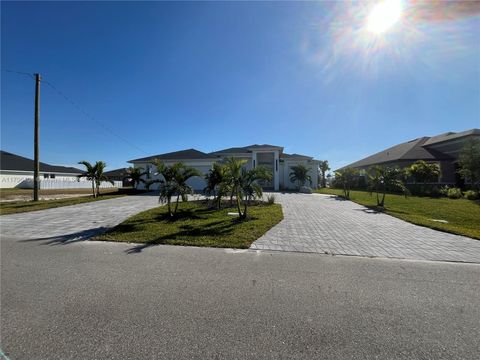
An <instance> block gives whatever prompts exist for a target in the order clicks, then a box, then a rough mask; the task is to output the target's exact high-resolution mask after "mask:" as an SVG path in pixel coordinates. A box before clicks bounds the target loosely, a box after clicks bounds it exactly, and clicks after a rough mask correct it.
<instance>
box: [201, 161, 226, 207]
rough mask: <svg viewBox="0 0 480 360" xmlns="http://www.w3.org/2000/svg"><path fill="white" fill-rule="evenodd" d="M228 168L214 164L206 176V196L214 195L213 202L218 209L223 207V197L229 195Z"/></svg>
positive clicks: (204, 190)
mask: <svg viewBox="0 0 480 360" xmlns="http://www.w3.org/2000/svg"><path fill="white" fill-rule="evenodd" d="M226 170H227V169H226V167H225V166H224V165H222V164H220V163H214V164H213V167H212V168H211V169H210V171H209V172H208V173H207V174H205V181H206V182H207V186H205V188H204V189H203V192H204V193H205V194H206V195H212V194H213V200H214V202H215V203H216V204H217V208H218V209H220V208H221V206H222V197H223V196H225V195H227V193H228V190H229V189H228V184H227V171H226Z"/></svg>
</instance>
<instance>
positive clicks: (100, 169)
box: [94, 161, 114, 197]
mask: <svg viewBox="0 0 480 360" xmlns="http://www.w3.org/2000/svg"><path fill="white" fill-rule="evenodd" d="M94 167H95V168H96V170H97V171H96V174H95V185H96V187H97V197H98V196H100V184H101V183H102V181H108V182H109V183H111V184H112V185H113V184H114V182H113V181H112V180H110V179H109V178H108V176H107V175H105V174H104V172H105V168H106V167H107V164H106V163H105V162H104V161H97V162H96V163H95V166H94Z"/></svg>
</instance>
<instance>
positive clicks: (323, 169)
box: [320, 160, 330, 187]
mask: <svg viewBox="0 0 480 360" xmlns="http://www.w3.org/2000/svg"><path fill="white" fill-rule="evenodd" d="M328 170H330V166H329V165H328V160H321V161H320V174H321V177H322V185H321V186H322V187H326V186H327V179H326V177H325V174H326V173H327V171H328Z"/></svg>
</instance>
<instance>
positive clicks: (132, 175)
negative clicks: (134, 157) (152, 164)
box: [125, 167, 148, 189]
mask: <svg viewBox="0 0 480 360" xmlns="http://www.w3.org/2000/svg"><path fill="white" fill-rule="evenodd" d="M147 174H148V172H146V171H144V170H143V168H134V167H129V168H128V169H127V176H126V177H125V179H127V180H130V181H131V182H132V187H133V188H134V189H136V188H137V186H138V185H139V184H140V183H144V184H146V181H145V179H143V178H142V176H144V175H147Z"/></svg>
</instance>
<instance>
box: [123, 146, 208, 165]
mask: <svg viewBox="0 0 480 360" xmlns="http://www.w3.org/2000/svg"><path fill="white" fill-rule="evenodd" d="M214 158H215V156H213V155H210V154H206V153H204V152H202V151H198V150H196V149H186V150H180V151H173V152H169V153H165V154H159V155H153V156H147V157H144V158H139V159H134V160H130V161H128V162H129V163H134V162H145V161H153V160H154V159H159V160H192V159H195V160H198V159H214Z"/></svg>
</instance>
